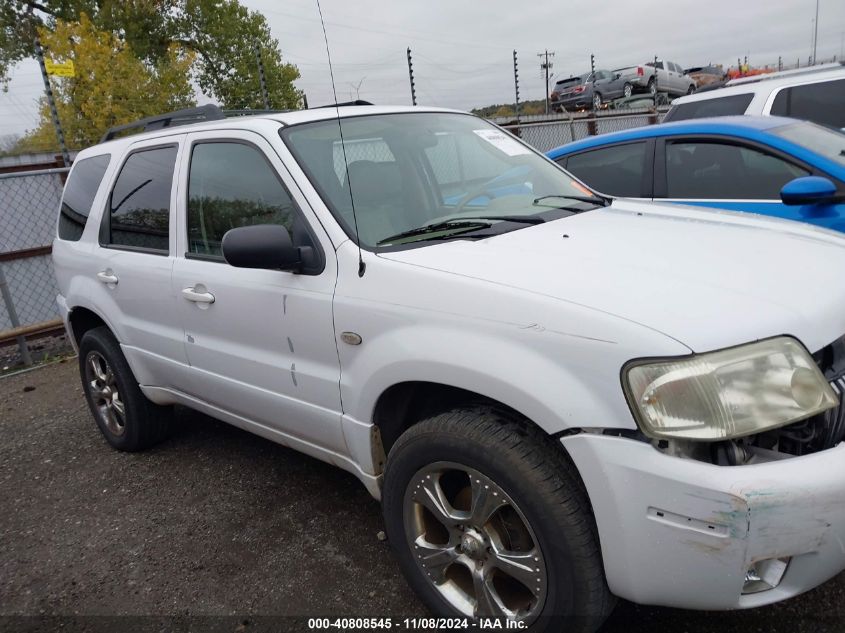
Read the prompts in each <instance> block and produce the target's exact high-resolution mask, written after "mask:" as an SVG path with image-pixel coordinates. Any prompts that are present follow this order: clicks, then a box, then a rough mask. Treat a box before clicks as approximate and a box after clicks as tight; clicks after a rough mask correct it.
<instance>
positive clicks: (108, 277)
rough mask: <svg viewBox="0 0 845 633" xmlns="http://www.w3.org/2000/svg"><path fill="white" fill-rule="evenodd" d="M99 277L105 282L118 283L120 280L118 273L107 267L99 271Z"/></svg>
mask: <svg viewBox="0 0 845 633" xmlns="http://www.w3.org/2000/svg"><path fill="white" fill-rule="evenodd" d="M97 279H99V280H100V281H102V282H103V283H104V284H115V285H117V282H118V278H117V275H115V274H114V272H113V271H112V269H111V268H106V269H105V270H101V271H100V272H98V273H97Z"/></svg>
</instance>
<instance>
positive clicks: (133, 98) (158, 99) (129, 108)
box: [17, 13, 194, 151]
mask: <svg viewBox="0 0 845 633" xmlns="http://www.w3.org/2000/svg"><path fill="white" fill-rule="evenodd" d="M39 30H40V37H41V43H42V46H43V47H44V49H45V54H48V55H49V56H50V57H52V58H54V59H57V60H62V61H66V60H72V61H73V64H74V69H75V76H74V77H67V78H62V79H55V78H54V79H52V80H51V81H52V82H53V94H54V96H55V99H56V109H57V110H58V113H59V120H60V121H61V123H62V128H63V130H64V133H65V139H66V141H67V144H68V145H69V146H70V147H86V146H88V145H91V144H93V143H96V142H97V141H98V140H99V139H100V137H101V136H102V135H103V132H105V131H106V130H107V129H108V128H109V127H111V126H113V125H117V124H120V123H125V122H128V121H134V120H137V119H140V118H143V117H146V116H151V115H153V114H159V113H161V112H168V111H171V110H178V109H180V108H185V107H188V106H191V105H193V104H194V91H193V87H192V86H191V82H190V74H189V71H190V68H191V65H192V64H193V61H194V53H193V52H191V51H187V50H185V49H182V48H181V47H179V46H178V45H176V44H171V45H170V46H169V47H168V50H167V51H166V53H165V54H164V55H162V56H160V57H159V58H158V60H157V61H156V63H155V65H149V64H146V63H144V62H143V61H142V60H140V59H138V58H137V57H136V56H135V55H134V54H133V52H132V51H131V50H130V49H129V46H128V45H127V44H126V43H125V42H121V41H120V40H119V39H118V38H117V37H116V36H115V35H113V34H112V33H106V32H103V31H98V30H97V29H96V28H95V27H94V25H93V23H92V22H91V20H90V19H89V18H88V16H87V15H86V14H84V13H83V14H81V15H80V18H79V22H64V21H63V20H57V21H56V23H55V24H54V26H53V30H52V31H48V30H47V29H46V28H41V29H39ZM40 107H41V119H40V123H39V125H38V127H37V128H36V129H35V130H34V131H33V132H31V133H30V134H28V135H27V136H26V137H25V138H24V139H22V140H21V142H20V143H19V144H18V148H17V149H18V150H30V151H38V150H44V149H52V148H55V146H56V132H55V129H54V128H53V123H52V118H51V116H50V110H49V106H48V104H47V102H46V99H42V102H41V106H40Z"/></svg>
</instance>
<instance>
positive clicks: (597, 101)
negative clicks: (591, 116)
mask: <svg viewBox="0 0 845 633" xmlns="http://www.w3.org/2000/svg"><path fill="white" fill-rule="evenodd" d="M593 110H601V94H599V93H598V92H597V93H595V94H594V95H593Z"/></svg>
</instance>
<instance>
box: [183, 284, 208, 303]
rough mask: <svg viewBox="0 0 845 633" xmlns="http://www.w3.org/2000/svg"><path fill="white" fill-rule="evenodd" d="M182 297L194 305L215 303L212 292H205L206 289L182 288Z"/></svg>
mask: <svg viewBox="0 0 845 633" xmlns="http://www.w3.org/2000/svg"><path fill="white" fill-rule="evenodd" d="M182 296H183V297H185V299H187V300H188V301H193V302H194V303H214V295H213V294H211V293H210V292H205V288H204V287H203V288H201V289H200V288H197V287H196V286H194V287H193V288H182Z"/></svg>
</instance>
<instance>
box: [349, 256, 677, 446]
mask: <svg viewBox="0 0 845 633" xmlns="http://www.w3.org/2000/svg"><path fill="white" fill-rule="evenodd" d="M350 251H351V249H350ZM338 254H339V260H340V261H339V266H338V269H339V272H340V276H339V278H338V286H337V291H336V293H335V302H334V314H335V328H336V330H337V332H338V335H340V334H341V333H343V332H350V331H351V332H354V333H356V334H358V335H360V336H361V344H360V345H350V344H348V343H345V342H343V341H344V339H343V337H342V336H338V356H339V358H340V365H341V380H340V387H341V399H342V404H343V411H344V413H345V414H346V415H348V416H350V417H352V418H354V419H356V420H358V421H361V422H365V423H369V422H372V421H373V413H374V410H375V407H376V403H377V402H378V400H379V398H380V396H381V395H382V394H383V393H384V392H385V391H386V390H387V389H389V388H390V387H391V386H393V385H396V384H399V383H403V382H408V381H422V382H433V383H438V384H443V385H448V386H451V387H458V388H460V389H465V390H468V391H472V392H475V393H478V394H480V395H483V396H486V397H488V398H491V399H493V400H495V401H498V402H501V403H502V404H505V405H507V406H509V407H511V408H512V409H514V410H516V411H518V412H519V413H521V414H523V415H525V416H526V417H528V418H529V419H531V420H533V421H534V422H535V423H536V424H538V425H539V426H540V427H542V428H543V429H544V430H545V431H546V432H547V433H550V434H552V433H558V432H561V431H565V430H567V429H570V428H574V427H582V428H583V427H592V428H630V429H634V428H636V425H635V422H634V420H633V418H632V417H631V414H630V411H629V409H628V405H627V402H626V401H625V397H624V394H623V392H622V386H621V383H620V370H621V368H622V366H623V365H624V364H625V363H626V362H627V361H629V360H631V359H632V358H637V357H642V356H647V355H659V354H665V355H680V354H686V353H689V350H688V349H687V348H686V347H685V346H683V345H681V344H680V343H679V342H677V341H675V340H673V339H670V338H669V337H667V336H665V335H664V334H661V333H659V332H656V331H654V330H651V329H649V328H646V327H644V326H642V325H639V324H636V323H633V322H631V321H627V320H625V319H622V318H619V317H616V316H614V315H611V314H607V313H603V312H600V311H597V310H593V309H590V308H587V307H584V306H580V305H576V304H572V303H568V302H565V301H560V300H557V299H555V298H553V297H549V296H546V295H538V294H535V293H528V292H524V291H521V290H518V289H514V288H510V287H505V286H502V285H499V284H495V283H490V282H485V281H482V280H478V279H472V278H468V277H464V276H460V275H452V274H449V273H445V272H441V271H435V270H431V269H427V268H422V267H418V266H413V265H409V264H405V263H401V262H397V261H393V260H388V259H386V258H371V259H370V260H369V261H368V262H367V271H366V274H365V275H364V276H363V277H361V278H359V277H358V275H357V274H356V267H355V266H354V259H352V258H355V259H357V253H354V252H345V251H344V250H343V249H340V251H339V253H338ZM347 259H349V260H351V261H346V260H347ZM350 271H351V272H350Z"/></svg>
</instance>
